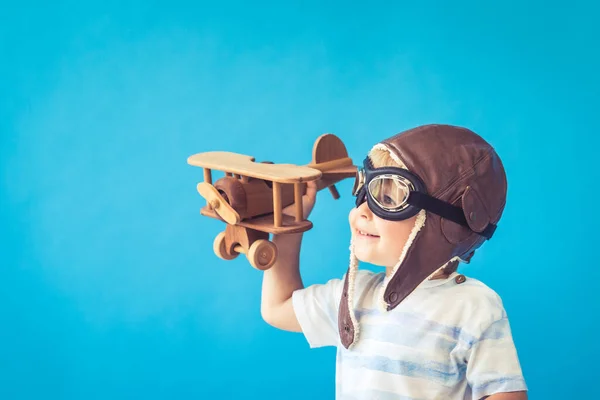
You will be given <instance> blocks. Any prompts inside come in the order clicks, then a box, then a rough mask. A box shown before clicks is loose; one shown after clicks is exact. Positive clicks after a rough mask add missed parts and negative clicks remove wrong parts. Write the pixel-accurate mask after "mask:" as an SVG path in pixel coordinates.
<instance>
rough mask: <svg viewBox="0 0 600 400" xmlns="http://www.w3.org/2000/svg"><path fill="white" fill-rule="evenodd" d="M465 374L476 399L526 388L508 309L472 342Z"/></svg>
mask: <svg viewBox="0 0 600 400" xmlns="http://www.w3.org/2000/svg"><path fill="white" fill-rule="evenodd" d="M466 374H467V380H468V382H469V385H470V386H471V391H472V394H473V397H472V398H473V399H474V400H475V399H477V400H479V399H481V398H485V397H486V396H491V395H492V394H495V393H503V392H515V391H521V390H527V385H526V384H525V379H524V378H523V373H522V371H521V366H520V363H519V358H518V355H517V350H516V348H515V344H514V342H513V337H512V332H511V329H510V324H509V322H508V318H507V316H506V313H505V312H503V315H502V317H501V318H499V319H497V320H495V321H493V322H492V323H491V324H490V325H489V326H488V327H487V328H486V329H485V330H484V331H483V333H482V334H481V336H480V337H479V338H478V339H476V340H475V341H474V343H473V344H472V346H471V348H470V349H469V351H468V353H467V372H466Z"/></svg>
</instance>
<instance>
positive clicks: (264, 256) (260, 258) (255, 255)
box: [246, 239, 277, 271]
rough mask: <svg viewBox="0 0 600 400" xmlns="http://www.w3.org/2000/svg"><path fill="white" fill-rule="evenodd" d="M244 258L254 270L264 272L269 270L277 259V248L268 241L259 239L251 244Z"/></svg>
mask: <svg viewBox="0 0 600 400" xmlns="http://www.w3.org/2000/svg"><path fill="white" fill-rule="evenodd" d="M246 257H248V261H249V262H250V265H252V266H253V267H254V268H256V269H258V270H260V271H265V270H267V269H269V268H271V267H272V266H273V264H274V263H275V260H276V259H277V246H276V245H275V243H273V242H271V241H269V240H266V239H259V240H257V241H255V242H254V243H252V245H251V246H250V249H248V253H247V254H246Z"/></svg>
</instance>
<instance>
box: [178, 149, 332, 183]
mask: <svg viewBox="0 0 600 400" xmlns="http://www.w3.org/2000/svg"><path fill="white" fill-rule="evenodd" d="M188 164H190V165H194V166H197V167H202V168H208V169H216V170H219V171H224V172H230V173H232V174H238V175H242V176H249V177H254V178H259V179H266V180H269V181H273V182H278V183H297V182H307V181H314V180H317V179H319V178H320V177H321V175H322V173H321V171H319V170H317V169H314V168H310V167H301V166H297V165H292V164H263V163H257V162H254V157H251V156H246V155H242V154H238V153H231V152H226V151H212V152H207V153H199V154H194V155H193V156H190V157H189V158H188Z"/></svg>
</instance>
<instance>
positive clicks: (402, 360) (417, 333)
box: [293, 270, 527, 400]
mask: <svg viewBox="0 0 600 400" xmlns="http://www.w3.org/2000/svg"><path fill="white" fill-rule="evenodd" d="M456 275H457V273H454V274H452V275H451V276H450V277H448V278H447V279H439V280H426V281H424V282H423V283H422V284H421V285H420V286H419V287H418V288H417V289H415V290H414V291H413V292H412V293H411V294H410V295H409V296H408V297H407V298H406V299H405V300H404V301H403V302H401V303H400V304H399V305H398V306H397V307H396V308H395V309H393V310H391V311H382V310H381V309H380V308H379V306H378V296H380V288H381V286H382V285H383V280H384V278H385V273H383V272H382V273H374V272H371V271H368V270H358V271H357V274H356V280H355V289H354V293H355V295H354V303H355V304H354V310H355V312H356V317H357V320H358V322H359V327H360V328H359V329H360V333H359V338H358V342H357V343H356V345H355V346H354V347H352V348H351V349H350V350H347V349H345V348H344V347H343V346H342V344H341V342H340V340H339V334H338V324H337V320H338V307H339V301H340V297H341V293H342V287H343V279H341V280H340V279H332V280H330V281H329V282H327V283H326V284H324V285H312V286H309V287H307V288H304V289H301V290H298V291H295V292H294V294H293V305H294V310H295V313H296V317H297V319H298V322H299V323H300V325H301V327H302V331H303V332H304V335H305V337H306V339H307V341H308V343H309V345H310V347H311V348H314V347H321V346H336V347H337V364H336V398H337V399H344V400H347V399H369V400H373V399H382V400H388V399H403V400H408V399H413V400H414V399H420V400H421V399H423V400H432V399H444V400H454V399H456V400H465V399H480V398H483V397H485V396H489V395H491V394H494V393H499V392H510V391H518V390H527V387H526V384H525V380H524V378H523V374H522V371H521V367H520V364H519V360H518V356H517V351H516V349H515V345H514V343H513V339H512V334H511V329H510V326H509V322H508V319H507V316H506V312H505V310H504V307H503V305H502V301H501V299H500V297H499V296H498V295H497V294H496V293H495V292H494V291H493V290H491V289H490V288H489V287H487V286H486V285H484V284H483V283H481V282H480V281H478V280H476V279H471V278H469V279H467V280H466V281H465V282H464V283H461V284H458V283H456V282H455V280H454V278H455V277H456Z"/></svg>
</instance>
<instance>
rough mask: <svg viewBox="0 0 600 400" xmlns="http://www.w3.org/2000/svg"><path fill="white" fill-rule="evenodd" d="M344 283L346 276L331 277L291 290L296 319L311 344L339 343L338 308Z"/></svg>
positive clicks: (311, 345) (321, 345)
mask: <svg viewBox="0 0 600 400" xmlns="http://www.w3.org/2000/svg"><path fill="white" fill-rule="evenodd" d="M343 285H344V280H343V278H342V279H331V280H329V281H328V282H327V283H325V284H316V285H311V286H308V287H306V288H304V289H299V290H296V291H294V293H293V294H292V304H293V306H294V312H295V313H296V319H297V320H298V323H299V324H300V327H301V328H302V332H303V333H304V336H305V337H306V340H307V341H308V344H309V346H310V347H311V348H315V347H323V346H336V345H337V344H338V341H339V339H338V338H339V335H338V309H339V302H340V298H341V295H342V289H343Z"/></svg>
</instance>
